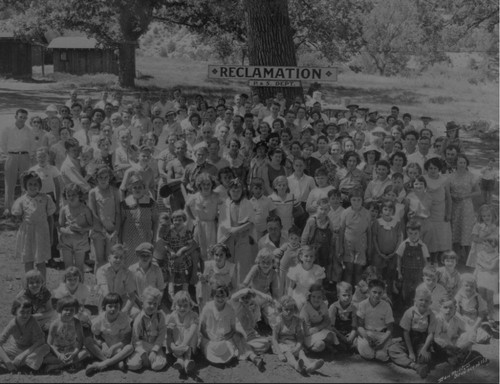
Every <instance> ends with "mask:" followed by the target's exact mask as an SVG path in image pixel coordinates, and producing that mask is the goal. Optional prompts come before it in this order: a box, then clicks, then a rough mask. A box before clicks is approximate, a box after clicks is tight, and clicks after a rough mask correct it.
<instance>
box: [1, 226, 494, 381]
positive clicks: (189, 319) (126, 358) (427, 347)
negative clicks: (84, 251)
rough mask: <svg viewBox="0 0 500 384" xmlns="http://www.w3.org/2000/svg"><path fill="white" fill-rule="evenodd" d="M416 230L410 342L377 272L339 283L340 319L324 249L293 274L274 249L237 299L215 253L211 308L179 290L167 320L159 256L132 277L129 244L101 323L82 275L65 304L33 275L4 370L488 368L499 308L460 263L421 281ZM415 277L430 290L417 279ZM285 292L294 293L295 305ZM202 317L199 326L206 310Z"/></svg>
mask: <svg viewBox="0 0 500 384" xmlns="http://www.w3.org/2000/svg"><path fill="white" fill-rule="evenodd" d="M408 228H409V232H408V233H409V239H408V241H407V242H403V243H402V244H401V246H400V248H399V249H398V250H397V251H396V253H397V255H398V263H397V272H398V274H399V275H400V277H401V276H403V277H405V280H404V281H403V287H402V293H403V300H404V302H408V303H410V302H409V298H410V296H412V299H413V305H412V306H410V307H409V308H408V309H407V310H406V312H404V315H403V316H402V318H401V321H400V327H401V329H402V331H403V338H402V339H399V341H398V338H394V339H393V325H394V317H393V310H392V306H391V305H392V304H391V300H390V298H389V297H388V296H387V294H386V293H385V291H386V283H385V282H384V281H382V280H381V279H380V278H378V277H377V274H376V269H375V268H371V269H370V270H371V271H372V274H371V275H369V274H365V276H366V278H365V279H364V280H362V281H361V282H360V283H359V284H358V285H357V286H356V287H355V288H356V290H355V292H354V289H353V287H352V286H351V284H349V283H347V282H339V283H338V284H337V286H336V288H337V298H338V300H337V301H335V302H334V303H333V304H332V305H331V306H330V307H329V308H328V305H327V301H326V300H325V295H324V291H323V285H322V280H323V279H324V278H325V272H324V269H323V268H322V267H319V266H318V265H317V264H315V263H314V261H315V252H314V248H312V247H310V246H307V245H306V246H302V247H299V251H298V255H297V258H296V260H292V261H291V262H287V264H288V269H287V270H286V269H282V268H277V269H273V267H272V266H273V261H275V260H274V257H275V254H273V253H272V252H271V251H269V250H267V249H263V250H261V251H260V252H259V254H258V255H257V257H256V265H255V266H254V267H253V268H252V269H251V270H250V272H249V273H248V276H247V277H246V279H245V280H244V281H243V283H242V284H241V285H240V286H239V287H236V286H235V285H236V283H235V280H234V273H235V268H234V265H233V263H231V262H230V261H229V260H228V259H229V258H230V257H231V254H230V253H229V251H228V249H227V247H226V246H225V245H224V244H216V245H214V246H213V247H211V249H210V250H209V254H210V255H211V256H212V259H213V260H209V261H207V262H206V268H205V270H204V271H203V273H201V272H200V284H205V286H204V287H203V288H200V289H198V293H200V292H203V291H206V290H207V289H209V290H210V292H211V295H210V297H207V296H205V297H201V296H203V295H201V296H200V299H202V300H200V302H199V303H198V304H196V303H194V302H193V301H192V299H191V295H190V294H189V292H188V291H187V290H185V289H181V290H179V291H177V292H176V293H173V292H172V291H171V290H170V289H169V290H168V294H172V295H173V296H172V302H173V304H172V308H171V309H172V311H171V312H170V313H169V314H168V315H166V314H165V312H164V311H163V308H162V296H163V290H164V288H165V283H164V280H163V278H162V274H161V270H160V268H159V267H158V266H157V265H156V264H154V263H152V256H153V245H152V244H149V243H143V244H141V245H139V246H138V247H137V248H136V250H135V254H136V257H137V258H138V259H139V262H138V263H137V264H134V265H132V266H131V267H130V268H128V269H127V268H126V267H125V264H124V262H123V260H124V254H125V250H124V248H123V246H122V245H121V244H117V245H115V246H113V247H112V252H111V254H110V256H109V263H108V264H106V265H104V266H102V267H101V268H100V269H99V270H98V272H97V274H96V277H97V291H98V292H99V294H100V299H99V314H98V315H97V316H95V317H93V318H92V317H91V315H90V313H89V312H88V310H86V309H85V308H84V304H86V303H87V300H88V299H89V297H90V291H89V289H88V288H87V287H86V286H85V285H84V284H83V281H82V276H81V273H80V271H79V269H78V268H75V267H70V268H68V269H67V270H66V272H65V275H64V281H63V282H62V283H61V285H60V286H59V287H58V288H57V289H55V290H54V292H53V293H51V292H50V291H49V290H48V289H47V287H46V286H45V282H44V279H43V276H42V274H41V273H40V272H39V271H38V270H31V271H29V272H28V273H27V274H26V287H25V289H24V290H23V291H21V292H20V293H19V294H18V295H17V297H16V299H15V300H14V302H13V305H12V311H11V312H12V315H13V316H14V318H13V319H12V320H11V321H10V322H9V323H8V325H7V326H6V327H5V328H4V330H3V331H2V333H1V335H0V367H3V368H4V369H7V370H8V371H16V370H18V369H20V368H21V367H23V366H26V367H29V368H31V369H32V370H35V371H36V370H39V369H40V367H41V366H42V364H45V366H46V368H45V371H46V372H52V371H58V370H62V369H68V370H78V369H81V368H82V367H83V364H82V362H83V361H84V360H87V359H94V360H97V362H94V363H92V364H90V365H88V366H87V368H86V374H87V375H89V376H90V375H93V374H95V373H97V372H100V371H103V370H105V369H107V368H110V367H115V366H116V367H118V368H119V369H126V367H128V369H130V370H139V369H142V368H150V369H152V370H155V371H158V370H162V369H163V368H164V367H165V366H166V365H167V358H166V356H167V354H168V353H171V354H172V355H173V357H174V360H175V363H174V364H173V367H174V368H176V369H178V370H180V371H182V372H185V373H186V374H189V373H191V372H193V370H194V368H195V364H194V361H193V356H194V355H195V354H196V352H197V350H198V349H200V350H201V351H202V353H203V355H204V356H205V357H206V359H207V360H208V361H209V362H211V363H214V364H224V363H227V362H229V361H231V360H232V359H234V358H238V359H240V360H250V361H251V362H253V363H254V364H255V365H256V366H257V367H258V368H259V370H263V369H264V365H265V363H264V359H263V354H264V353H265V352H266V351H268V350H269V349H272V351H273V353H275V354H277V355H278V358H279V359H280V360H281V361H283V362H285V361H286V362H287V363H288V364H289V365H291V366H292V367H293V368H294V369H296V370H297V371H298V372H300V373H302V374H307V373H312V372H315V371H316V370H318V369H319V368H321V366H322V365H323V364H324V361H323V360H322V359H311V358H309V357H308V356H307V354H308V353H309V352H315V353H317V352H322V351H325V350H329V351H330V352H332V353H336V352H341V351H344V352H349V353H351V352H354V351H356V350H357V351H358V353H359V354H360V355H361V356H362V357H363V358H365V359H377V360H380V361H384V362H385V361H388V360H392V361H393V362H394V363H395V364H397V365H399V366H402V367H407V368H412V369H414V370H416V371H417V372H418V373H419V375H420V376H421V377H422V378H424V377H426V376H427V375H428V373H429V370H430V369H431V368H432V365H433V364H436V363H437V362H443V361H448V362H449V363H450V364H452V365H453V366H456V365H457V364H460V363H462V362H463V361H464V360H467V359H469V361H470V358H471V356H473V357H476V358H480V357H481V356H480V355H479V354H478V353H477V352H475V351H471V347H472V345H473V344H475V343H482V342H485V341H486V340H488V338H489V334H488V332H487V331H488V327H487V326H485V325H484V323H483V320H485V318H486V316H487V314H488V309H489V308H488V305H487V303H486V302H485V300H484V299H483V298H482V297H481V296H480V295H479V294H478V287H477V283H476V278H475V276H474V275H472V274H463V275H461V276H460V275H458V273H457V272H456V270H455V265H456V255H455V254H454V253H453V252H451V251H450V252H447V253H446V254H445V257H444V264H445V266H444V267H442V268H439V269H438V270H436V269H435V267H433V266H431V265H426V264H425V260H424V262H423V263H422V265H423V268H422V269H420V270H418V269H416V260H407V259H408V258H409V254H413V256H414V258H415V257H417V258H418V257H423V258H426V256H428V255H420V256H418V255H417V256H415V252H414V251H410V252H408V251H407V250H406V248H408V247H410V248H411V247H418V246H419V242H418V226H416V227H413V226H412V225H411V224H410V225H409V227H408ZM295 240H297V239H295ZM292 248H293V247H292ZM292 259H293V257H292ZM294 263H295V265H293V264H294ZM231 266H232V268H231ZM408 273H414V274H416V275H418V276H420V280H417V279H415V278H413V276H412V278H411V279H410V278H407V276H411V275H409V274H408ZM283 279H285V280H286V283H285V284H282V282H281V280H283ZM438 281H440V282H443V283H444V286H443V285H441V284H439V283H438ZM282 286H284V287H286V290H285V291H283V292H282V293H283V295H281V293H280V289H281V288H280V287H282ZM183 288H184V287H183ZM238 288H239V289H238ZM53 298H54V299H55V300H57V304H56V310H54V309H53V307H52V299H53ZM197 305H198V309H199V315H198V313H197V312H196V311H195V310H194V307H196V306H197ZM410 305H411V303H410ZM407 307H408V306H406V308H407ZM261 318H262V319H264V320H265V322H267V324H268V325H269V326H270V327H271V328H272V336H271V337H269V336H267V337H266V336H264V335H261V334H259V330H260V329H261V327H260V326H259V325H258V324H257V323H258V321H259V320H260V319H261ZM486 324H487V323H486Z"/></svg>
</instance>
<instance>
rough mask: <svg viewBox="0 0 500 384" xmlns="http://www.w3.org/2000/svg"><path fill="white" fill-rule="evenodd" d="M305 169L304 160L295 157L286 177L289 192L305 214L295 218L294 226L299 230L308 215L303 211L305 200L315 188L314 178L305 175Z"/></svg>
mask: <svg viewBox="0 0 500 384" xmlns="http://www.w3.org/2000/svg"><path fill="white" fill-rule="evenodd" d="M305 169H306V163H305V161H304V159H303V158H301V157H296V158H295V159H294V160H293V173H292V174H291V175H290V176H288V177H287V179H288V186H289V188H290V192H291V193H292V194H293V196H294V198H295V199H296V200H298V201H299V202H300V204H301V205H302V207H303V208H304V212H305V213H304V214H303V215H302V216H301V217H295V225H297V226H298V227H299V228H303V226H304V225H305V222H306V220H307V218H308V214H307V212H306V209H305V208H306V203H307V198H308V197H309V194H310V193H311V191H312V190H313V189H314V188H316V183H315V182H314V178H312V177H311V176H308V175H306V174H305V173H304V170H305Z"/></svg>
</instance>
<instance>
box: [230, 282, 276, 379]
mask: <svg viewBox="0 0 500 384" xmlns="http://www.w3.org/2000/svg"><path fill="white" fill-rule="evenodd" d="M257 297H259V298H260V299H261V301H269V302H272V297H271V296H269V295H267V294H265V293H262V292H261V291H259V290H256V289H253V288H243V289H240V290H239V291H237V292H235V293H234V294H233V295H232V296H231V300H230V301H229V303H230V304H231V306H232V307H233V308H234V312H235V313H236V330H237V331H238V332H239V333H240V334H241V335H242V336H243V337H242V340H241V342H240V343H238V349H239V352H240V354H245V355H246V358H247V359H248V360H250V361H251V362H252V363H254V364H255V366H256V367H257V368H259V370H261V371H262V370H263V369H264V359H263V358H262V356H261V355H262V354H263V353H265V352H267V350H268V349H269V347H270V346H271V342H270V340H269V338H268V337H263V336H261V335H260V334H259V333H258V332H257V329H256V327H257V321H259V320H260V317H261V311H260V306H259V304H258V302H257V301H256V298H257Z"/></svg>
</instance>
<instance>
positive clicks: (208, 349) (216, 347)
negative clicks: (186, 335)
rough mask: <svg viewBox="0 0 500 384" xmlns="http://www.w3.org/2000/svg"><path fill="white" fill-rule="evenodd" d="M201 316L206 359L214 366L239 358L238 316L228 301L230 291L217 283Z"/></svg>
mask: <svg viewBox="0 0 500 384" xmlns="http://www.w3.org/2000/svg"><path fill="white" fill-rule="evenodd" d="M212 297H213V300H212V301H209V302H208V303H207V304H206V305H205V307H204V308H203V310H202V312H201V315H200V335H201V348H202V351H203V354H204V355H205V357H206V359H207V360H208V361H209V362H210V363H213V364H226V363H228V362H230V361H231V360H233V359H234V358H236V357H238V349H237V347H236V344H235V334H236V314H235V313H234V309H233V307H232V306H230V305H229V304H228V303H227V301H228V299H229V289H228V288H227V286H226V285H224V284H221V283H217V284H216V286H215V288H214V289H212Z"/></svg>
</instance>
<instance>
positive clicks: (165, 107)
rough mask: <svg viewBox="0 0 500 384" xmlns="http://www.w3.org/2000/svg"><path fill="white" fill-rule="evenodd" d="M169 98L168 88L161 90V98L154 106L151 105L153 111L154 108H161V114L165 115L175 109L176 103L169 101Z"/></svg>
mask: <svg viewBox="0 0 500 384" xmlns="http://www.w3.org/2000/svg"><path fill="white" fill-rule="evenodd" d="M167 98H168V92H167V90H165V89H162V91H161V92H160V100H159V101H157V102H156V103H154V104H153V106H152V107H151V112H153V109H155V108H159V109H160V116H161V117H165V115H166V114H167V112H168V111H170V110H173V109H174V103H173V102H171V101H169V100H168V99H167Z"/></svg>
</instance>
